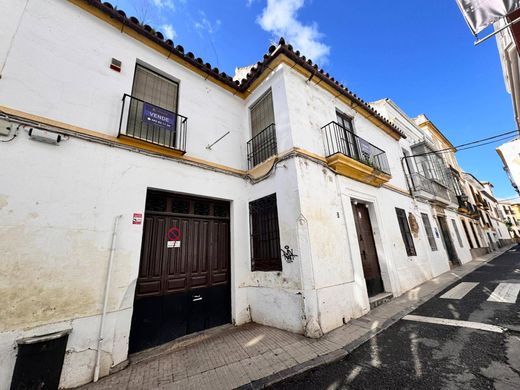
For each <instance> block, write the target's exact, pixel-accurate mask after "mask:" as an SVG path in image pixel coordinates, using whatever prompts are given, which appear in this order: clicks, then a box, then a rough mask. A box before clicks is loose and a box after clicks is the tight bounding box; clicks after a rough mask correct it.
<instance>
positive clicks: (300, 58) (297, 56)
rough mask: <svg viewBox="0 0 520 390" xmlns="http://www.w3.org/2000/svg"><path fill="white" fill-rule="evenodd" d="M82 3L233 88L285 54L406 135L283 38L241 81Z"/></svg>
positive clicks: (104, 7)
mask: <svg viewBox="0 0 520 390" xmlns="http://www.w3.org/2000/svg"><path fill="white" fill-rule="evenodd" d="M83 1H84V2H85V3H87V4H89V5H91V6H93V7H95V8H97V9H99V10H100V11H102V12H103V13H105V14H107V15H108V16H110V17H111V18H113V19H116V20H118V21H119V22H121V23H122V24H123V25H124V26H128V27H129V28H131V29H133V30H134V31H136V32H137V33H139V34H141V35H143V36H145V37H146V38H148V39H150V40H151V41H153V42H155V43H156V44H158V45H160V46H162V47H163V48H165V49H167V50H169V51H170V52H171V53H172V54H173V55H176V56H177V57H180V58H182V59H184V60H185V61H186V62H188V63H190V64H191V65H193V66H194V67H196V68H198V69H200V70H202V71H203V72H205V73H208V74H210V75H211V76H212V77H214V78H215V79H216V80H219V81H220V82H222V83H224V84H226V85H228V86H229V87H231V88H233V89H235V90H237V92H245V91H247V89H248V88H249V87H250V86H251V84H252V83H253V82H254V81H255V80H256V79H257V78H258V77H259V76H260V75H261V74H262V72H263V71H264V70H265V69H266V68H268V66H269V64H270V63H271V62H272V61H273V60H274V59H275V58H276V57H277V56H278V55H280V54H285V55H286V56H287V57H288V58H290V59H291V60H293V61H294V62H296V63H297V64H298V65H300V66H302V67H303V68H305V69H306V70H308V71H309V72H311V73H312V74H313V75H314V76H316V77H319V78H320V79H321V80H323V81H325V82H327V83H328V84H329V85H330V86H331V87H333V88H335V89H336V90H337V91H338V92H339V93H342V94H344V95H345V96H347V97H348V98H349V99H350V100H352V101H353V102H355V103H356V104H358V105H359V106H361V107H363V108H364V109H365V110H366V111H368V112H369V113H370V114H372V115H374V116H375V117H376V118H377V119H378V120H379V121H380V122H382V123H384V124H385V125H387V126H388V127H389V128H390V129H392V130H393V131H394V132H395V133H396V134H398V135H399V136H400V137H402V138H406V135H405V134H404V133H403V132H402V131H401V130H400V129H399V128H398V127H397V126H396V125H395V124H393V123H392V122H390V121H389V120H388V119H386V118H385V117H383V116H382V115H381V114H379V113H378V112H377V111H376V110H375V109H374V108H372V107H371V106H370V105H369V104H368V103H367V102H365V101H364V100H363V99H361V98H359V97H358V96H357V95H356V94H354V93H353V92H352V91H350V90H349V89H348V88H346V87H345V86H344V85H343V84H340V83H339V82H338V81H337V80H335V79H334V77H331V76H330V75H329V73H327V72H325V71H324V70H323V69H321V68H320V67H319V66H318V65H317V64H314V63H313V62H312V60H311V59H310V58H309V59H308V58H306V57H305V56H304V55H301V53H300V51H298V50H296V51H295V50H294V48H293V46H292V45H290V44H287V43H286V42H285V39H284V38H280V41H279V42H278V45H277V46H275V45H271V46H270V47H269V49H268V53H266V54H264V56H263V58H262V61H259V62H257V63H256V64H255V65H254V66H253V67H252V68H251V70H250V72H249V73H248V74H247V75H246V77H245V78H243V79H242V80H241V81H238V80H233V78H232V77H231V76H229V75H227V74H226V73H225V72H220V70H219V69H218V68H216V67H215V68H212V66H211V64H210V63H207V62H206V63H204V60H203V59H202V58H200V57H196V56H195V54H194V53H192V52H188V53H186V54H185V53H184V48H183V47H182V46H181V45H177V46H174V42H173V41H172V40H171V39H167V40H165V39H164V35H163V34H162V33H161V32H159V31H155V30H154V29H153V28H152V27H151V26H149V25H147V24H145V25H142V24H141V23H140V22H139V20H138V19H137V18H136V17H133V16H131V17H127V16H126V13H125V12H124V11H122V10H118V9H115V8H114V7H113V6H112V5H111V4H110V3H108V2H101V1H100V0H83Z"/></svg>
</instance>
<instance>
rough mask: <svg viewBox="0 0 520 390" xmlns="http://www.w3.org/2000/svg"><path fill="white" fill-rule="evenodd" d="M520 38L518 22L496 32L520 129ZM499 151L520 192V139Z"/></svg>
mask: <svg viewBox="0 0 520 390" xmlns="http://www.w3.org/2000/svg"><path fill="white" fill-rule="evenodd" d="M519 16H520V11H515V12H513V13H512V14H510V15H508V16H507V17H506V18H503V19H500V20H499V21H497V22H496V23H495V24H494V28H495V30H500V29H502V28H503V27H505V25H506V24H507V23H508V21H511V20H515V19H516V18H518V17H519ZM519 39H520V26H519V24H518V23H515V24H513V25H512V26H511V27H508V28H505V29H503V30H501V31H500V32H498V33H497V34H496V41H497V47H498V53H499V56H500V63H501V65H502V73H503V75H504V84H505V87H506V90H507V92H508V93H509V94H510V95H511V101H512V104H513V111H514V116H515V123H516V125H517V129H520V67H519V52H518V41H519ZM496 150H497V153H498V155H499V156H500V158H501V159H502V163H503V164H504V171H505V172H506V173H507V175H508V177H509V180H510V181H511V185H512V186H513V188H514V189H515V190H516V192H517V193H519V194H520V192H519V190H518V186H519V185H520V139H518V138H517V139H514V140H512V141H509V142H506V143H504V144H502V145H500V146H499V147H498V148H497V149H496Z"/></svg>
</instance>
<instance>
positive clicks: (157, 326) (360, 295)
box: [0, 0, 496, 388]
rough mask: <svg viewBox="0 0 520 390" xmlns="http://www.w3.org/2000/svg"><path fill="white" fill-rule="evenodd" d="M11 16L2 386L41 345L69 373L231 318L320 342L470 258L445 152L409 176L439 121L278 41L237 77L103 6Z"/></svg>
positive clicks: (45, 3) (0, 193) (5, 70)
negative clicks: (336, 75) (375, 101)
mask: <svg viewBox="0 0 520 390" xmlns="http://www.w3.org/2000/svg"><path fill="white" fill-rule="evenodd" d="M4 11H5V12H3V13H2V14H1V15H0V20H1V21H2V22H3V26H4V33H3V34H2V36H1V37H0V53H1V55H2V58H5V60H4V65H3V67H2V70H1V74H0V76H1V77H0V140H1V141H2V142H1V143H0V148H1V149H2V150H1V153H0V159H1V161H2V163H3V165H4V166H5V167H8V169H4V170H3V171H2V172H1V173H0V183H1V186H0V215H1V217H2V218H1V221H2V222H1V225H0V231H1V233H2V240H0V253H1V254H2V261H1V267H2V270H1V272H0V278H1V283H0V289H1V292H2V294H3V296H4V300H3V304H2V305H1V306H0V319H1V320H0V388H7V387H9V384H10V383H22V382H23V381H24V380H25V381H27V380H29V379H30V378H31V376H36V375H37V374H38V372H37V370H36V368H35V366H34V365H32V366H31V365H30V364H29V363H28V362H29V360H27V358H26V356H28V355H29V352H30V351H31V348H33V347H31V346H39V345H41V346H45V348H43V347H42V350H45V349H49V348H50V347H52V349H53V351H55V353H54V355H53V359H55V366H56V367H55V368H56V369H55V372H54V373H55V375H56V376H57V379H56V378H54V380H55V381H57V382H56V384H57V383H59V385H60V386H61V387H65V388H66V387H73V386H78V385H81V384H83V383H88V382H90V381H92V380H96V379H97V378H98V377H99V376H104V375H107V374H109V373H110V371H111V370H113V369H117V368H118V367H119V366H120V365H121V364H124V362H125V361H126V360H127V359H128V356H129V354H131V353H133V352H137V351H140V350H143V349H146V348H149V347H153V346H157V345H160V344H163V343H166V342H168V341H170V340H173V339H175V338H178V337H181V336H183V335H186V334H189V333H193V332H198V331H201V330H204V329H207V328H211V327H214V326H218V325H221V324H225V323H233V324H235V325H240V324H244V323H247V322H250V321H254V322H257V323H260V324H265V325H269V326H274V327H278V328H281V329H286V330H289V331H292V332H297V333H302V334H305V335H306V336H308V337H320V336H321V335H322V334H324V333H326V332H329V331H331V330H333V329H335V328H337V327H339V326H342V325H343V324H345V323H347V322H348V321H349V320H350V319H352V318H356V317H359V316H362V315H363V314H365V313H367V312H368V311H369V310H370V308H371V307H373V306H374V305H377V304H378V303H379V302H381V301H382V300H384V299H388V298H389V297H392V296H399V295H401V294H403V293H404V292H406V291H408V290H409V289H411V288H413V287H415V286H417V285H418V284H420V283H422V282H424V281H426V280H429V279H431V278H432V277H435V276H437V275H439V274H441V273H443V272H446V271H448V270H449V269H450V267H452V266H456V265H457V264H461V263H464V262H467V261H469V260H470V259H471V251H470V248H471V244H470V242H469V241H468V240H467V238H466V235H463V234H462V231H463V230H464V223H463V221H464V218H467V216H465V215H462V214H461V212H460V211H459V208H460V203H459V202H458V200H457V197H456V192H455V190H454V189H453V188H450V186H452V184H450V183H451V181H450V180H451V177H450V176H449V175H447V174H446V177H445V176H443V175H444V174H445V172H444V169H445V168H447V167H448V166H447V165H446V161H445V160H444V158H441V159H440V160H442V161H440V160H439V159H434V158H433V157H428V159H427V160H424V161H423V160H421V159H419V157H417V159H416V158H415V157H414V160H413V161H414V162H413V163H412V164H415V165H412V166H413V167H414V168H413V169H415V170H413V169H409V170H405V169H403V165H402V164H403V158H404V157H407V155H406V153H408V154H411V153H416V152H417V153H418V154H421V153H420V151H422V150H424V149H418V148H424V147H428V146H427V144H428V142H429V139H428V140H425V139H424V137H425V134H426V133H425V132H426V129H427V128H429V127H430V124H429V123H430V122H429V121H422V122H417V121H413V120H411V119H409V118H407V117H406V115H404V114H402V113H399V109H398V108H397V107H396V106H395V105H393V106H391V107H390V106H389V110H390V109H394V110H395V112H396V113H395V115H394V114H391V113H389V112H387V113H386V114H383V115H382V114H381V113H379V112H378V111H376V109H374V108H373V107H372V106H370V105H369V104H367V103H366V102H364V101H363V100H362V99H360V98H359V97H357V96H356V95H355V94H353V93H352V92H351V91H349V90H348V89H347V88H345V87H344V86H343V85H341V84H339V83H338V82H337V81H335V80H334V79H333V78H332V77H331V76H330V75H328V74H327V73H326V72H324V71H323V70H322V69H320V68H319V67H318V66H316V65H315V64H313V63H312V61H311V60H308V59H306V58H305V57H303V56H302V55H301V54H300V53H299V52H297V51H295V50H294V49H293V48H292V46H291V45H289V44H286V43H285V42H284V41H283V40H280V42H279V44H278V45H276V46H271V47H270V48H269V51H268V53H267V54H265V55H264V57H263V59H262V60H261V61H260V62H258V63H257V64H255V65H253V66H251V67H249V68H248V69H247V70H246V71H245V72H244V71H240V72H239V73H241V74H242V76H241V77H235V78H233V77H231V76H229V75H227V74H225V73H223V72H221V71H219V69H217V68H214V67H212V66H211V65H210V64H208V63H205V62H204V61H203V60H202V59H200V58H197V57H196V56H195V55H194V54H193V53H191V52H185V51H184V48H183V47H181V46H178V45H177V46H176V45H174V44H173V42H171V41H169V40H165V39H164V37H163V36H162V34H161V33H160V32H155V31H154V30H153V29H152V28H151V27H150V26H147V25H142V24H141V23H139V21H138V20H137V19H135V18H129V17H127V16H126V15H125V14H124V12H123V11H120V10H116V9H114V8H113V7H112V6H110V5H109V4H108V3H101V2H98V1H95V0H71V1H61V0H42V1H38V2H28V3H26V4H25V3H22V2H18V1H14V0H12V1H8V2H7V4H6V7H5V10H4ZM35 59H37V61H35ZM243 73H245V75H243ZM394 116H395V118H394ZM387 118H391V119H392V121H390V120H388V119H387ZM398 121H399V122H398ZM432 137H433V138H435V137H440V138H441V139H442V138H443V136H442V134H441V133H440V132H438V133H437V132H435V131H433V132H432ZM443 142H445V143H446V142H449V141H447V140H444V141H443ZM444 146H445V145H440V146H436V147H440V148H444ZM405 151H406V153H405ZM436 155H437V154H435V153H433V154H429V155H428V156H436ZM417 163H418V164H419V165H417ZM438 164H444V165H443V166H442V169H441V166H440V165H438ZM453 164H455V163H453ZM426 166H428V167H430V168H428V169H429V170H427V171H422V170H421V169H422V167H426ZM432 167H433V168H432ZM437 168H439V169H437ZM432 169H434V170H432ZM429 172H430V173H431V172H434V173H435V175H437V174H438V176H432V177H427V175H428V174H429ZM419 175H422V176H424V177H427V179H428V180H429V182H430V184H425V186H426V187H427V188H426V190H423V188H422V187H421V188H418V187H413V188H409V186H410V182H411V181H412V180H414V179H415V178H417V177H419ZM422 176H421V178H420V180H423V179H422ZM420 180H419V182H420ZM414 182H417V181H414ZM424 183H427V182H426V181H424ZM437 184H438V185H439V188H440V187H442V191H444V192H443V193H439V192H437V187H436V189H435V190H430V188H431V187H428V186H429V185H437ZM421 191H423V192H425V194H420V192H421ZM428 191H433V192H434V193H431V192H428ZM454 194H455V195H454ZM495 241H496V240H495ZM450 242H451V244H449V243H450ZM450 245H451V246H452V248H451V249H450ZM450 250H451V251H452V252H450ZM47 347H49V348H47ZM27 367H30V369H28V368H27ZM16 381H20V382H16Z"/></svg>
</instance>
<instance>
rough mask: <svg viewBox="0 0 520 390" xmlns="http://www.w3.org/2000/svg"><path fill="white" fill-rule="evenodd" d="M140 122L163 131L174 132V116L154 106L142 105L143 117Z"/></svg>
mask: <svg viewBox="0 0 520 390" xmlns="http://www.w3.org/2000/svg"><path fill="white" fill-rule="evenodd" d="M141 120H142V121H143V122H148V123H149V124H152V125H156V126H160V127H163V128H165V129H170V130H175V124H176V117H175V114H174V113H173V112H171V111H168V110H165V109H164V108H160V107H157V106H154V105H153V104H149V103H143V116H142V118H141Z"/></svg>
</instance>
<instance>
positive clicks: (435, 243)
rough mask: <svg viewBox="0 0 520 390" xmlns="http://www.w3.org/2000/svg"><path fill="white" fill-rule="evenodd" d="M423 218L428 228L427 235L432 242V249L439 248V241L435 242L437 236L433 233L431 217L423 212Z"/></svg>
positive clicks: (425, 226) (425, 228)
mask: <svg viewBox="0 0 520 390" xmlns="http://www.w3.org/2000/svg"><path fill="white" fill-rule="evenodd" d="M421 218H422V221H423V225H424V230H426V236H428V242H429V243H430V248H431V250H432V251H436V250H437V242H435V236H434V235H433V230H432V225H431V224H430V219H429V218H428V214H426V213H421Z"/></svg>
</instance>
